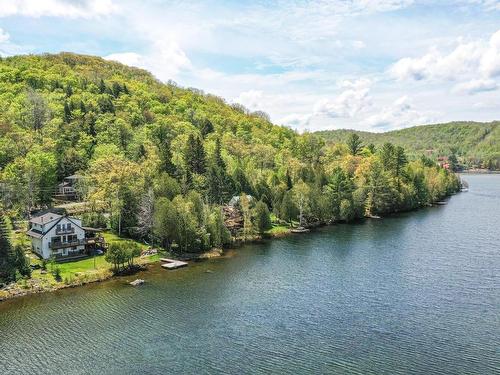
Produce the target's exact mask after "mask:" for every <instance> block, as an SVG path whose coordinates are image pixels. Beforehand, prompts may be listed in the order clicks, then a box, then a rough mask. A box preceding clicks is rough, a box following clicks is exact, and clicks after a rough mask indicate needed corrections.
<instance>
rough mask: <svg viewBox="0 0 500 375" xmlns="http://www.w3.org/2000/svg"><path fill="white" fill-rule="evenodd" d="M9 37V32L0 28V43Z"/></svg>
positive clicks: (6, 40)
mask: <svg viewBox="0 0 500 375" xmlns="http://www.w3.org/2000/svg"><path fill="white" fill-rule="evenodd" d="M9 39H10V35H9V33H7V32H6V31H4V30H3V29H1V28H0V45H1V44H2V43H6V42H8V41H9Z"/></svg>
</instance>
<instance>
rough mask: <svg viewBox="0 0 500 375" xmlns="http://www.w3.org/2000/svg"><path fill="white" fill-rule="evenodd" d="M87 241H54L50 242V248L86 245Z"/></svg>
mask: <svg viewBox="0 0 500 375" xmlns="http://www.w3.org/2000/svg"><path fill="white" fill-rule="evenodd" d="M86 243H87V241H86V240H85V239H82V240H76V241H70V242H58V241H53V242H51V243H50V248H51V249H61V248H63V247H73V246H79V245H85V244H86Z"/></svg>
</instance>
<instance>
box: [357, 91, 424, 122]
mask: <svg viewBox="0 0 500 375" xmlns="http://www.w3.org/2000/svg"><path fill="white" fill-rule="evenodd" d="M365 121H366V123H367V125H368V126H370V127H372V128H374V129H375V130H387V129H399V128H404V127H407V126H412V125H423V124H428V123H430V122H432V118H431V117H430V116H429V114H426V113H421V112H420V111H418V110H417V109H415V107H414V106H413V104H412V103H411V102H410V100H409V98H408V97H407V96H402V97H400V98H399V99H397V100H395V101H394V102H393V103H392V104H391V105H390V106H387V107H385V108H383V109H382V110H381V111H380V112H379V113H376V114H373V115H371V116H369V117H368V118H366V120H365Z"/></svg>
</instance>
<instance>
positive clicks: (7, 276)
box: [0, 212, 16, 282]
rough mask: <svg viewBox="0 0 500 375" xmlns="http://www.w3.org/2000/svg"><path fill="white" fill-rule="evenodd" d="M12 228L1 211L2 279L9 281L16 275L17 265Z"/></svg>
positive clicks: (0, 255)
mask: <svg viewBox="0 0 500 375" xmlns="http://www.w3.org/2000/svg"><path fill="white" fill-rule="evenodd" d="M13 255H14V254H13V249H12V244H11V242H10V229H9V227H8V225H7V219H6V218H5V216H4V214H3V212H0V281H4V282H9V281H12V280H13V279H14V277H15V273H16V270H15V266H14V259H13V258H14V256H13Z"/></svg>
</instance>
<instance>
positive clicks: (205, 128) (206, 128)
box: [200, 118, 214, 138]
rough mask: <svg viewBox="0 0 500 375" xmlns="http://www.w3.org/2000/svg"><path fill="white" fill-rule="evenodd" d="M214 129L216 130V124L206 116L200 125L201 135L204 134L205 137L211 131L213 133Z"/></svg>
mask: <svg viewBox="0 0 500 375" xmlns="http://www.w3.org/2000/svg"><path fill="white" fill-rule="evenodd" d="M213 131H214V126H213V124H212V122H211V121H210V120H209V119H207V118H205V120H204V121H203V122H202V124H201V127H200V132H201V135H202V136H203V138H205V137H206V136H207V135H209V134H210V133H213Z"/></svg>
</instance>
